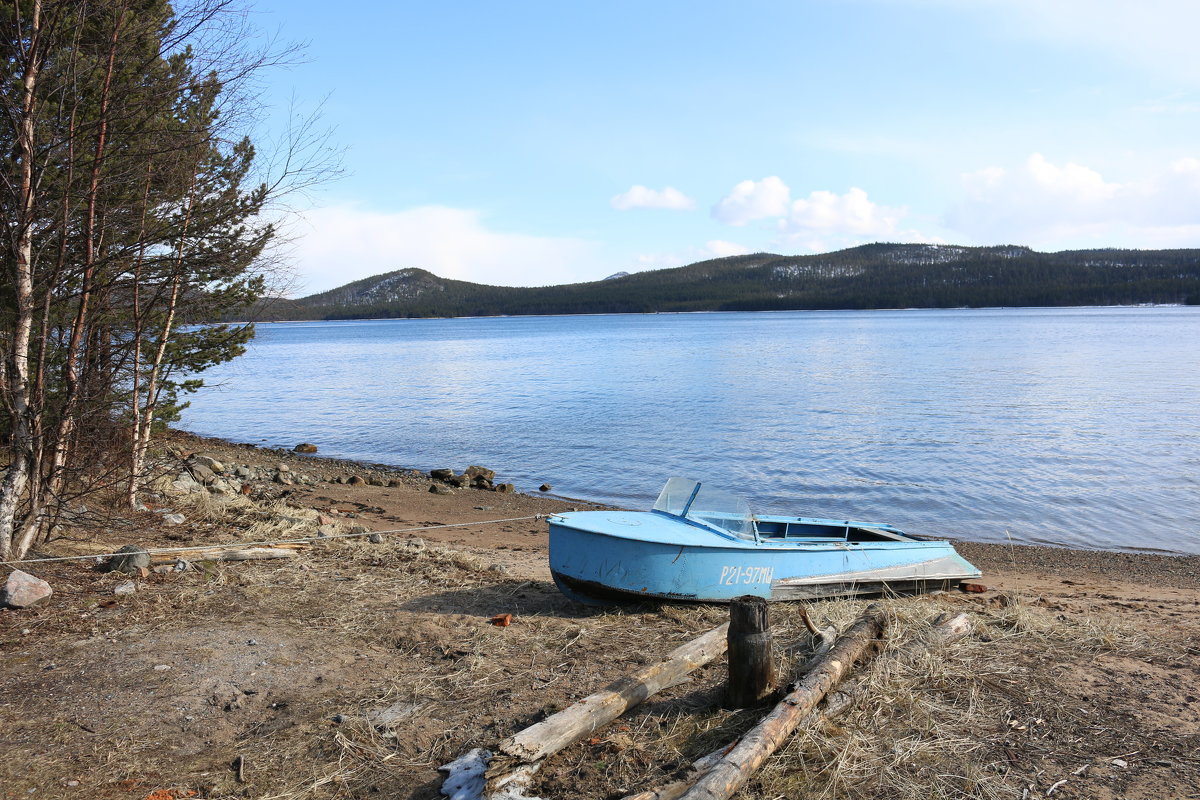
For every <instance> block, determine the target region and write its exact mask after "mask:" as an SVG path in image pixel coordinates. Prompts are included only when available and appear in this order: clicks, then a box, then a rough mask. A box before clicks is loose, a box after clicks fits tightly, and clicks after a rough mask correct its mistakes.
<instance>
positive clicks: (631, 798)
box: [621, 741, 737, 800]
mask: <svg viewBox="0 0 1200 800" xmlns="http://www.w3.org/2000/svg"><path fill="white" fill-rule="evenodd" d="M735 744H737V742H736V741H734V742H730V743H729V744H727V745H725V746H724V747H722V748H721V749H720V750H714V751H712V752H711V753H709V754H708V755H706V756H703V757H701V758H698V759H696V760H695V761H693V762H692V763H691V765H689V766H688V768H687V772H686V773H684V775H683V777H682V778H679V779H678V780H675V781H672V782H671V783H668V784H664V785H663V786H659V787H658V788H657V789H647V790H646V791H644V792H638V793H637V794H628V795H625V796H624V797H622V798H621V800H679V798H680V797H683V795H684V794H685V793H686V792H687V790H688V789H690V788H692V784H694V783H695V782H696V781H697V780H699V778H700V776H701V775H703V774H704V773H706V772H708V771H709V770H710V769H712V768H713V767H714V766H716V764H717V762H718V761H720V760H721V759H722V758H724V757H725V754H726V753H728V752H729V751H730V750H732V749H733V746H734V745H735Z"/></svg>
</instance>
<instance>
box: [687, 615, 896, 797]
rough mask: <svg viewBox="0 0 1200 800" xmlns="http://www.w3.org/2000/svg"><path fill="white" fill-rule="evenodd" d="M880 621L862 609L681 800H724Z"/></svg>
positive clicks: (863, 646)
mask: <svg viewBox="0 0 1200 800" xmlns="http://www.w3.org/2000/svg"><path fill="white" fill-rule="evenodd" d="M885 625H886V620H885V618H884V614H883V611H882V610H881V609H880V608H879V607H878V606H877V605H875V604H872V605H870V606H868V607H867V610H866V611H864V612H863V614H862V616H860V617H859V618H858V619H857V620H856V621H855V622H854V624H853V625H851V626H850V627H849V629H847V630H846V632H845V633H844V634H843V635H842V636H841V637H840V638H839V639H838V641H837V643H836V644H835V645H834V646H833V647H832V649H830V651H829V652H828V653H827V654H826V655H825V656H824V657H823V658H822V659H821V660H820V661H819V662H818V663H817V664H815V665H814V666H813V668H812V670H811V671H810V672H809V673H808V674H807V675H805V676H804V677H803V678H802V679H801V680H800V682H799V683H798V684H796V687H795V688H794V689H793V690H792V691H791V692H789V693H788V695H787V696H786V697H784V698H783V700H781V701H780V702H779V704H778V705H777V706H775V708H774V709H773V710H772V711H771V713H769V714H767V716H766V717H765V718H764V719H763V721H762V722H760V723H759V724H758V725H757V726H755V728H754V729H753V730H751V731H750V732H749V733H747V734H746V735H745V736H743V737H742V739H741V741H740V742H738V743H737V745H735V746H734V748H733V749H732V750H730V751H729V752H728V753H727V754H726V755H725V756H723V757H722V758H720V759H719V760H718V761H717V763H716V764H715V765H714V766H713V767H712V769H710V770H709V771H708V772H706V773H705V774H704V775H703V776H702V777H701V778H700V779H699V780H698V781H696V784H695V785H694V786H693V787H692V788H691V789H690V790H689V791H688V792H687V793H686V794H684V795H682V797H683V800H727V798H729V797H731V796H732V795H733V793H734V792H736V791H737V790H738V789H739V788H741V786H742V784H744V783H745V782H746V780H747V779H748V778H749V777H750V776H751V775H752V774H753V773H754V771H755V770H757V769H758V768H759V767H760V766H762V763H763V762H764V761H766V760H767V758H768V757H770V755H771V754H772V753H774V752H775V751H776V750H777V749H779V746H780V745H781V744H783V742H784V740H785V739H787V737H788V736H789V735H791V733H792V731H794V730H795V729H796V727H797V726H798V725H799V724H800V721H801V720H803V719H804V717H805V716H807V715H808V714H809V713H811V712H812V710H813V709H814V708H816V706H817V703H819V702H820V701H821V700H822V698H824V697H825V695H827V694H828V693H829V691H830V689H832V688H833V687H834V686H835V685H837V683H838V682H839V681H840V680H841V679H842V678H843V677H844V676H845V674H846V673H847V672H849V670H850V667H851V666H853V665H854V662H855V661H857V660H858V659H859V658H860V657H861V656H862V655H863V654H864V653H866V652H867V651H868V650H870V649H871V648H872V647H873V646H874V645H875V644H876V642H877V641H878V639H879V637H880V636H881V635H882V634H883V630H884V627H885Z"/></svg>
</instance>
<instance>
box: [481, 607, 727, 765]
mask: <svg viewBox="0 0 1200 800" xmlns="http://www.w3.org/2000/svg"><path fill="white" fill-rule="evenodd" d="M728 628H729V623H725V624H723V625H720V626H718V627H716V628H713V629H712V630H711V631H709V632H708V633H706V634H704V635H702V636H699V637H697V638H695V639H693V640H692V641H690V642H688V643H687V644H685V645H683V646H681V647H678V648H676V649H675V650H673V651H672V652H671V654H670V655H668V656H667V658H666V660H665V661H661V662H659V663H657V664H652V665H651V666H648V667H644V668H643V669H640V670H638V671H637V672H634V673H633V674H631V675H627V676H625V677H624V678H621V679H620V680H617V681H614V682H613V683H611V684H609V685H608V686H607V687H605V688H604V689H602V690H601V691H599V692H596V693H595V694H593V695H591V696H589V697H585V698H584V699H582V700H580V701H579V702H578V703H575V704H574V705H572V706H571V707H569V708H566V709H563V710H562V711H560V712H558V713H557V714H555V715H553V716H551V717H548V718H546V719H544V720H542V721H541V722H539V723H537V724H536V725H531V726H529V727H528V728H526V729H525V730H523V731H520V732H519V733H516V734H514V735H513V736H510V737H509V738H507V739H505V740H504V741H503V742H501V743H500V747H499V750H500V752H502V753H505V754H507V755H509V756H512V757H514V758H517V759H520V760H521V761H526V762H532V761H538V760H540V759H543V758H545V757H546V756H548V755H551V754H553V753H557V752H558V751H559V750H562V749H563V748H564V747H567V746H568V745H570V744H571V743H572V742H575V741H577V740H579V739H581V738H583V737H584V736H586V735H588V734H589V733H591V732H592V731H594V730H596V729H597V728H602V727H604V726H605V725H607V724H608V723H610V722H612V721H613V720H614V719H616V718H617V717H619V716H621V715H622V714H624V713H625V712H626V711H628V710H629V709H630V708H632V707H633V706H635V705H637V704H638V703H640V702H642V701H643V700H645V699H646V698H647V697H650V696H651V695H653V694H655V693H657V692H660V691H662V690H663V689H666V688H667V687H669V686H674V685H676V684H678V683H681V682H682V681H683V680H684V679H685V678H686V677H687V675H688V673H689V672H691V671H692V670H694V669H696V668H697V667H700V666H703V665H704V664H707V663H709V662H710V661H712V660H713V659H715V658H716V657H717V656H719V655H721V654H722V653H724V652H725V647H726V641H725V637H726V632H727V630H728Z"/></svg>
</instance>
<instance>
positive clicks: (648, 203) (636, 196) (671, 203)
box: [609, 184, 696, 211]
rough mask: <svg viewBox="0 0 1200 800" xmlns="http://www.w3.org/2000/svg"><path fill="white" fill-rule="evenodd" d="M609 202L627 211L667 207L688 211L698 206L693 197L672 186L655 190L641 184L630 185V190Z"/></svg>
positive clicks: (614, 206)
mask: <svg viewBox="0 0 1200 800" xmlns="http://www.w3.org/2000/svg"><path fill="white" fill-rule="evenodd" d="M609 202H610V203H611V204H612V207H613V208H615V209H618V210H620V211H627V210H629V209H631V208H667V209H671V210H674V211H686V210H688V209H691V208H695V207H696V203H695V201H693V200H692V198H690V197H688V196H687V195H686V194H684V193H683V192H681V191H679V190H678V189H675V188H673V187H671V186H667V187H664V188H663V190H662V191H655V190H654V189H650V188H647V187H645V186H641V185H640V184H639V185H635V186H630V187H629V191H627V192H622V193H621V194H618V195H615V196H614V197H613V198H612V200H610V201H609Z"/></svg>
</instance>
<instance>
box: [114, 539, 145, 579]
mask: <svg viewBox="0 0 1200 800" xmlns="http://www.w3.org/2000/svg"><path fill="white" fill-rule="evenodd" d="M149 566H150V552H149V551H148V550H146V548H144V547H138V546H137V545H136V544H127V545H125V546H124V547H122V548H121V549H120V550H118V551H117V554H116V555H115V556H113V557H112V558H110V559H109V560H108V562H107V563H105V565H104V569H105V570H106V571H107V572H123V573H125V574H126V575H132V574H134V573H135V572H137V571H138V570H139V569H144V568H146V567H149Z"/></svg>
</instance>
